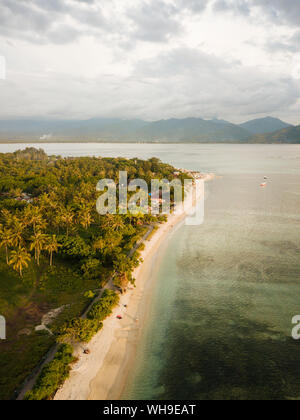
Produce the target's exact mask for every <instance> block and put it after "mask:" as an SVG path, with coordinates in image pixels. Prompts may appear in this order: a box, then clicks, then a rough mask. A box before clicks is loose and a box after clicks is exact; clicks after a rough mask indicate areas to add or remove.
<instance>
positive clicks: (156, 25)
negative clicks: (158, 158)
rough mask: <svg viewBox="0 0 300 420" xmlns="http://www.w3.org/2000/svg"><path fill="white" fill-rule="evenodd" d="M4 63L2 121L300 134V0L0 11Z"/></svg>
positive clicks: (33, 3) (6, 2)
mask: <svg viewBox="0 0 300 420" xmlns="http://www.w3.org/2000/svg"><path fill="white" fill-rule="evenodd" d="M0 56H3V57H5V60H6V79H5V80H0V118H10V117H16V116H17V117H31V116H34V117H46V118H55V119H57V118H63V119H66V118H79V119H84V118H89V117H121V118H143V119H147V120H154V119H161V118H169V117H176V118H183V117H190V116H195V117H203V118H215V117H217V118H223V119H228V120H231V121H233V122H242V121H244V120H247V119H251V118H256V117H261V116H265V115H272V116H275V117H280V118H282V119H284V120H286V121H288V122H291V123H296V124H300V1H299V0H126V1H125V0H0ZM0 62H1V61H0ZM0 75H1V72H0Z"/></svg>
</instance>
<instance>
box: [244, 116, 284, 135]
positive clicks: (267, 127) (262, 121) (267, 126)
mask: <svg viewBox="0 0 300 420" xmlns="http://www.w3.org/2000/svg"><path fill="white" fill-rule="evenodd" d="M239 126H240V127H242V128H244V129H245V130H247V131H250V132H251V133H253V134H266V133H272V132H274V131H278V130H282V129H284V128H288V127H292V125H291V124H287V123H285V122H284V121H281V120H279V119H278V118H272V117H265V118H258V119H255V120H251V121H247V122H245V123H243V124H240V125H239Z"/></svg>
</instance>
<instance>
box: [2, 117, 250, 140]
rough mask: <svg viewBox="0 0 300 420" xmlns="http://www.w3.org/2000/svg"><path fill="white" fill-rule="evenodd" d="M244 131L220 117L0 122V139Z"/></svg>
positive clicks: (242, 136)
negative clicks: (205, 118)
mask: <svg viewBox="0 0 300 420" xmlns="http://www.w3.org/2000/svg"><path fill="white" fill-rule="evenodd" d="M250 135H251V133H250V132H248V131H247V130H245V129H243V128H241V127H239V126H237V125H234V124H231V123H229V122H227V121H222V120H203V119H201V118H186V119H169V120H161V121H155V122H147V121H142V120H121V119H103V118H94V119H90V120H84V121H71V120H70V121H68V120H66V121H46V120H15V121H13V120H6V121H0V138H1V139H7V140H9V139H20V140H22V139H23V140H25V139H28V138H31V139H32V140H35V141H36V140H41V141H51V140H52V141H54V140H59V139H60V140H66V139H74V140H76V139H81V140H83V141H85V140H88V139H92V140H96V141H123V142H125V141H132V142H135V141H141V142H228V141H229V142H232V141H245V140H246V139H247V138H248V137H249V136H250Z"/></svg>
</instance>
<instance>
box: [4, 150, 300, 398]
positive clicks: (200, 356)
mask: <svg viewBox="0 0 300 420" xmlns="http://www.w3.org/2000/svg"><path fill="white" fill-rule="evenodd" d="M22 147H24V145H22ZM43 147H44V149H45V150H46V151H47V152H48V153H52V154H61V155H63V156H68V155H73V156H80V155H101V156H126V157H141V158H148V157H152V156H157V157H159V158H161V159H162V160H163V161H167V162H170V163H171V164H174V165H175V166H177V167H186V168H190V169H196V170H197V169H198V170H202V171H207V172H215V173H217V174H218V175H220V176H221V178H219V179H216V180H214V181H213V182H210V183H207V185H206V201H205V212H206V216H205V221H204V224H203V225H201V226H193V227H188V226H185V225H182V226H181V227H180V228H179V229H178V230H177V231H176V232H175V233H174V234H173V235H172V237H171V238H170V240H169V242H168V246H167V247H166V249H165V250H164V255H163V258H161V264H160V267H159V270H158V274H157V281H156V282H154V284H155V289H154V291H153V298H152V302H151V308H150V321H149V323H148V325H147V328H145V329H144V331H143V337H142V339H141V343H140V345H139V347H138V353H137V356H136V364H135V369H134V371H133V372H131V376H130V378H129V380H128V383H127V386H126V391H125V393H124V395H123V398H124V399H129V398H132V399H283V398H289V399H294V398H300V363H299V354H300V341H295V340H293V339H292V338H291V330H292V327H293V326H292V322H291V321H292V318H293V317H294V316H295V315H298V314H300V258H299V251H300V238H299V227H300V211H299V209H300V146H292V145H291V146H283V145H144V144H140V145H116V144H114V145H108V144H105V145H94V144H88V145H80V144H74V145H69V144H64V145H47V146H45V145H43ZM9 148H13V149H9ZM17 148H19V147H18V146H17V145H9V146H7V145H0V152H3V151H11V150H16V149H17ZM264 176H268V177H269V181H268V186H267V188H266V189H262V188H260V183H261V182H262V180H263V177H264Z"/></svg>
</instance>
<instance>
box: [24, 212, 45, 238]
mask: <svg viewBox="0 0 300 420" xmlns="http://www.w3.org/2000/svg"><path fill="white" fill-rule="evenodd" d="M24 218H25V220H26V224H27V225H28V226H33V232H34V234H35V233H36V231H37V226H38V225H40V226H43V227H44V225H45V221H44V220H43V217H42V215H41V212H40V209H39V208H38V207H33V206H30V207H29V206H28V207H27V208H26V209H25V215H24Z"/></svg>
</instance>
